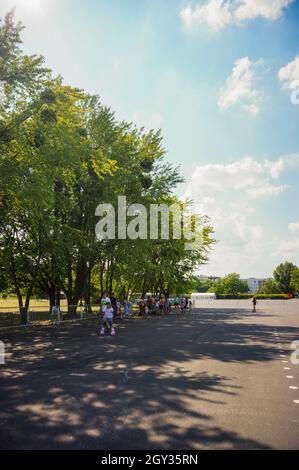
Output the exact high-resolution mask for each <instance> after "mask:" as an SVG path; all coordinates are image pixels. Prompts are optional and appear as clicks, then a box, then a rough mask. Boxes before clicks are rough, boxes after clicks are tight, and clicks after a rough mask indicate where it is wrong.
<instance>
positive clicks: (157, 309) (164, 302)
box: [100, 292, 193, 336]
mask: <svg viewBox="0 0 299 470" xmlns="http://www.w3.org/2000/svg"><path fill="white" fill-rule="evenodd" d="M192 306H193V304H192V301H191V299H189V298H188V297H179V296H177V297H175V298H167V297H165V296H162V295H161V296H152V295H147V296H146V298H143V299H140V300H139V301H138V314H139V315H140V316H147V315H163V314H169V313H171V312H172V311H175V312H176V313H177V314H179V313H180V312H181V313H182V314H184V313H185V312H186V311H187V310H189V311H192ZM131 313H132V303H131V302H130V301H129V300H128V299H127V298H126V299H125V300H124V302H123V304H121V302H119V301H118V300H117V298H116V296H115V294H114V293H112V294H111V296H110V297H108V293H107V292H104V293H103V295H102V297H101V306H100V314H101V317H102V322H101V328H100V335H101V336H103V335H105V334H107V333H110V334H111V336H115V334H116V332H115V328H114V325H113V319H114V318H115V317H121V318H123V317H129V316H130V315H131Z"/></svg>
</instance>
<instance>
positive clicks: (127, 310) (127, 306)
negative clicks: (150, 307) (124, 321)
mask: <svg viewBox="0 0 299 470" xmlns="http://www.w3.org/2000/svg"><path fill="white" fill-rule="evenodd" d="M131 308H132V305H131V303H130V302H129V301H128V299H127V298H126V299H125V302H124V314H125V317H129V316H130V315H131Z"/></svg>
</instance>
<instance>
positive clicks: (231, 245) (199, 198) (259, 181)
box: [182, 154, 299, 277]
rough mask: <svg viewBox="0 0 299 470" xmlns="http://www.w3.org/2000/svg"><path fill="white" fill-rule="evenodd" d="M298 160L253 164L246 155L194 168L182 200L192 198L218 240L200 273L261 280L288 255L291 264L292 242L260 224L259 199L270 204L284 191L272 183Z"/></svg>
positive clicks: (287, 157) (283, 186)
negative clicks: (237, 274) (229, 273)
mask: <svg viewBox="0 0 299 470" xmlns="http://www.w3.org/2000/svg"><path fill="white" fill-rule="evenodd" d="M298 157H299V155H296V154H295V155H285V156H282V157H281V158H278V159H277V160H273V161H270V160H262V161H258V160H256V159H254V158H253V157H250V156H247V157H244V158H242V159H240V160H237V161H234V162H232V163H228V164H224V163H215V164H206V165H199V166H197V167H195V168H194V170H193V171H192V177H191V180H190V181H189V184H188V186H187V189H186V191H185V194H184V196H183V197H182V199H183V200H186V199H191V200H192V201H194V204H195V205H196V208H197V210H198V211H199V212H200V213H202V214H207V215H208V216H209V217H210V219H211V224H212V226H213V227H214V228H215V238H216V239H217V240H218V241H219V242H218V243H217V244H216V246H215V247H214V249H213V251H212V253H211V256H210V262H209V264H208V265H207V266H206V267H203V268H201V273H204V274H214V275H224V274H225V273H227V272H233V271H236V272H240V273H241V275H242V276H244V277H249V276H260V277H262V276H266V275H267V276H269V275H271V273H272V271H273V269H274V267H275V266H276V265H277V264H279V262H281V261H282V260H284V259H287V258H288V256H287V255H288V254H289V255H290V256H289V258H290V259H291V260H292V259H293V260H294V261H296V259H295V258H294V257H295V255H294V253H295V252H294V251H293V252H292V250H293V249H294V247H296V246H297V245H296V243H297V242H296V241H294V240H281V238H280V237H279V235H276V234H275V233H273V232H271V231H270V233H269V228H268V225H267V222H268V219H265V222H263V220H264V218H263V217H260V215H261V213H260V207H261V206H260V201H261V200H265V199H267V200H268V201H271V199H274V198H277V197H278V196H279V195H280V194H281V193H283V192H284V191H286V189H287V188H288V185H286V184H283V183H284V182H282V183H281V184H280V181H277V180H278V178H279V177H281V176H282V175H283V173H284V172H287V171H291V170H292V169H294V168H297V169H299V158H298ZM268 205H269V202H268ZM269 207H270V206H269ZM270 230H271V229H270ZM291 253H293V255H292V256H291Z"/></svg>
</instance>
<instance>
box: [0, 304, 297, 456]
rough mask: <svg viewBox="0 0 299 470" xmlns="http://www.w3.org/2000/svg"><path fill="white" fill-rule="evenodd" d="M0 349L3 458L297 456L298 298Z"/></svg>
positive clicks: (35, 338) (22, 335)
mask: <svg viewBox="0 0 299 470" xmlns="http://www.w3.org/2000/svg"><path fill="white" fill-rule="evenodd" d="M0 340H2V341H3V342H4V344H5V347H6V364H5V365H2V366H1V365H0V403H1V407H0V448H1V449H8V450H10V449H79V450H81V449H99V450H100V449H109V450H114V449H121V450H130V449H132V450H137V449H143V450H148V449H174V450H182V449H184V450H187V449H299V364H298V365H296V364H295V362H297V361H296V360H295V361H294V360H292V359H291V353H292V352H294V351H293V350H291V349H290V348H291V343H292V342H293V341H296V340H297V341H298V340H299V301H297V300H292V301H260V302H259V304H258V311H257V313H252V311H251V305H250V302H248V301H216V302H214V301H213V302H207V303H204V302H203V308H201V309H197V310H195V311H193V313H192V314H186V315H185V316H181V315H179V316H176V315H174V314H172V315H169V316H164V317H148V318H140V319H139V318H138V319H129V320H127V321H124V322H122V323H120V324H119V325H118V326H117V336H116V337H114V338H111V337H104V338H101V337H99V336H98V334H97V328H96V325H95V323H94V322H91V323H88V324H87V323H83V322H82V323H80V324H73V325H67V326H61V327H47V328H39V329H35V328H32V329H26V330H21V331H13V332H8V331H6V332H2V333H1V332H0ZM296 357H297V358H298V359H299V354H298V355H297V356H296V354H294V355H293V359H294V358H295V359H296ZM290 387H292V388H290Z"/></svg>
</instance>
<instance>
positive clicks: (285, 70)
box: [278, 56, 299, 90]
mask: <svg viewBox="0 0 299 470" xmlns="http://www.w3.org/2000/svg"><path fill="white" fill-rule="evenodd" d="M278 79H279V81H280V82H281V84H282V86H283V88H286V89H288V90H294V89H295V88H297V87H298V86H299V56H297V57H295V59H294V60H292V61H291V62H289V63H288V64H287V65H286V66H285V67H282V68H281V69H280V70H279V72H278Z"/></svg>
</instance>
